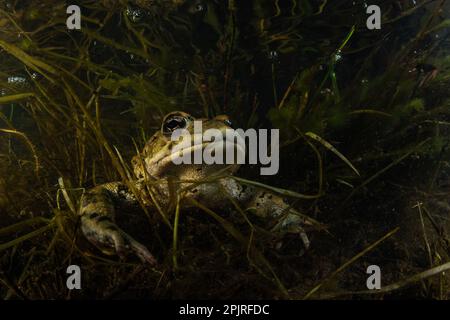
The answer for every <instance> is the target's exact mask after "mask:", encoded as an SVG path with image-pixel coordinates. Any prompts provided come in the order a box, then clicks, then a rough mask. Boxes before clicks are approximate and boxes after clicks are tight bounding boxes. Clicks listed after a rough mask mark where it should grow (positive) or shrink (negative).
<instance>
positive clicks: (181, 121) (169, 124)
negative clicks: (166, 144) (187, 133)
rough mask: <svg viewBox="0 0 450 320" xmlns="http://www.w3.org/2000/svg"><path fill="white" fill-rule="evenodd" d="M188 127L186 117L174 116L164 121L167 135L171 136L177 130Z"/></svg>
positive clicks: (164, 129)
mask: <svg viewBox="0 0 450 320" xmlns="http://www.w3.org/2000/svg"><path fill="white" fill-rule="evenodd" d="M186 127H187V120H186V118H185V117H181V116H173V117H169V118H167V119H166V121H164V124H163V127H162V130H163V133H165V134H171V133H172V132H173V131H175V130H177V129H185V128H186Z"/></svg>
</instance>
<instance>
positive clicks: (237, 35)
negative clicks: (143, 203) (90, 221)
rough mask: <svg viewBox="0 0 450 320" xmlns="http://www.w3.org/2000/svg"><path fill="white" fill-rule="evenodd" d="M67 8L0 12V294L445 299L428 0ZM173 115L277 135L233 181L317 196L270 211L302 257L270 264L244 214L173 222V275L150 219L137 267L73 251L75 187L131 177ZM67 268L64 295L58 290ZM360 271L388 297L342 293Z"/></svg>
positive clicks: (445, 94)
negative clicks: (72, 281)
mask: <svg viewBox="0 0 450 320" xmlns="http://www.w3.org/2000/svg"><path fill="white" fill-rule="evenodd" d="M70 4H73V5H78V6H79V8H80V10H81V16H80V29H79V30H78V29H77V28H75V29H73V30H69V28H68V27H69V26H71V25H72V24H74V26H75V27H76V22H77V20H76V16H73V14H74V13H73V12H71V13H69V14H68V13H67V12H66V9H67V7H68V5H69V4H68V3H66V2H65V1H60V0H45V1H40V2H39V3H37V2H35V1H18V0H17V1H13V0H5V1H2V2H0V62H1V63H0V216H1V217H0V280H2V281H0V296H1V297H2V298H3V299H17V298H24V297H26V298H30V299H49V298H64V297H71V298H88V299H99V298H105V297H116V298H152V299H161V298H223V299H229V298H245V299H250V298H255V299H260V298H268V299H273V298H283V299H286V298H293V299H301V298H304V297H308V298H309V297H314V298H331V297H333V298H334V297H338V298H344V299H351V298H353V299H359V298H366V299H373V298H376V299H379V298H385V299H393V298H435V299H448V297H449V292H450V291H449V278H448V274H447V275H444V274H443V273H441V272H438V271H439V270H438V271H436V270H437V269H433V268H436V267H439V266H441V265H444V264H445V263H448V262H449V254H448V252H449V250H448V249H449V247H448V246H449V242H448V241H449V238H448V234H449V230H450V229H449V225H448V222H449V219H450V216H449V212H450V211H449V210H450V203H449V196H448V195H449V193H448V191H449V188H448V187H449V182H448V177H449V163H448V159H449V155H450V154H449V147H448V146H449V142H450V139H449V137H450V136H449V129H448V128H449V125H450V112H449V110H450V89H449V88H450V40H449V26H450V23H449V21H450V20H449V19H450V14H449V13H450V3H449V2H448V1H445V0H442V1H421V0H417V1H381V0H380V1H375V0H374V1H341V0H334V1H327V0H321V1H319V0H317V1H313V0H279V1H269V0H267V1H265V0H251V1H250V0H248V1H238V0H234V1H233V0H228V1H219V0H209V1H208V0H177V1H175V0H172V1H171V0H167V1H145V0H142V1H113V0H103V1H93V0H92V1H88V0H84V1H74V2H71V3H70ZM371 5H376V6H378V7H373V8H375V9H374V10H375V11H370V13H367V8H368V7H369V6H371ZM377 8H379V9H380V16H379V18H380V19H379V22H380V25H379V27H380V29H378V28H376V27H377V22H378V20H377V19H378V16H377V12H378V11H377V10H376V9H377ZM74 12H75V11H74ZM68 19H69V20H68ZM68 23H69V24H68ZM372 27H375V28H372ZM175 110H181V111H184V112H188V113H190V114H192V115H193V116H195V117H209V118H211V117H214V116H216V115H220V114H226V115H228V116H229V117H230V119H231V120H232V123H233V127H235V128H244V129H249V128H254V129H260V128H268V129H279V130H280V144H281V148H280V171H279V172H278V173H277V174H276V175H273V176H261V175H260V174H259V166H258V165H244V166H243V167H242V168H241V169H240V171H239V173H238V175H239V176H241V177H244V178H246V179H250V180H252V181H257V182H259V183H264V184H267V185H270V186H274V187H278V188H282V189H285V190H290V191H293V192H296V193H300V194H307V195H319V197H317V198H314V199H306V200H305V199H296V198H295V197H294V198H293V197H286V199H287V201H288V202H289V203H290V204H292V206H293V207H295V208H297V209H298V210H299V211H300V212H302V213H303V214H305V215H307V216H309V217H311V218H313V219H315V220H317V221H318V222H320V223H321V224H323V226H324V227H323V228H317V226H309V227H306V231H307V233H308V235H309V237H310V240H311V248H310V249H309V250H307V251H306V252H305V253H304V254H299V250H297V249H298V245H299V243H298V239H297V240H296V239H295V238H294V237H287V239H285V241H284V242H285V244H286V245H285V246H283V248H282V249H280V250H277V249H276V248H274V247H273V246H271V245H270V241H268V239H269V238H270V237H271V236H270V224H269V225H266V224H264V223H263V224H261V221H260V220H259V219H258V218H255V217H251V218H250V223H248V222H246V220H245V219H243V217H242V216H240V215H239V214H234V215H233V214H231V215H226V214H225V215H222V216H223V219H225V222H226V223H220V222H218V221H217V220H215V219H213V218H211V216H209V215H207V214H205V213H202V212H201V210H198V208H193V209H190V210H186V212H185V213H184V214H182V215H181V220H180V229H179V234H178V244H177V252H176V254H177V255H178V263H177V264H178V266H177V268H175V266H174V263H173V261H174V260H173V256H174V242H173V232H172V230H170V228H168V227H167V226H165V225H164V223H162V222H161V219H160V218H158V217H159V216H158V215H157V214H155V213H154V212H147V213H145V212H144V211H143V210H141V209H137V210H135V211H137V212H139V214H140V215H141V218H142V220H143V221H141V222H140V223H139V227H138V228H136V229H135V232H136V233H140V236H141V237H142V238H143V239H142V241H146V243H148V246H149V247H150V248H151V250H152V251H154V253H155V255H156V256H157V258H158V259H159V261H160V262H161V264H160V265H159V266H158V267H156V268H146V267H143V266H141V265H140V263H139V261H135V260H133V259H130V260H125V261H122V260H120V259H118V258H116V257H114V256H106V255H103V254H102V253H101V252H99V251H98V250H96V249H95V248H93V247H92V246H90V244H89V243H87V241H86V240H85V239H84V238H83V236H82V234H81V232H80V230H79V219H78V216H77V208H78V206H79V203H78V202H79V199H80V197H81V194H82V193H83V190H84V189H89V188H92V187H93V186H95V185H99V184H101V183H105V182H111V181H125V180H130V181H131V180H132V179H133V177H131V176H128V175H127V174H126V168H127V165H126V164H128V163H129V160H130V159H131V158H132V156H133V155H135V154H136V149H139V150H140V149H141V148H142V146H143V145H144V144H145V142H146V141H147V139H148V138H149V137H150V136H151V135H152V134H153V133H154V132H155V131H157V130H158V129H159V126H160V123H161V120H162V117H163V116H164V115H165V114H167V113H168V112H170V111H175ZM124 168H125V169H124ZM285 195H286V194H285ZM205 205H208V203H205ZM124 212H125V211H124ZM147 214H148V216H147ZM167 214H168V216H169V218H170V221H171V223H172V222H173V221H174V219H175V214H174V212H173V211H171V212H167ZM218 214H219V215H220V213H219V212H218ZM122 219H123V218H122ZM124 220H127V218H125V219H124ZM253 224H254V225H255V226H256V227H255V226H254V225H253ZM227 226H228V228H227ZM229 226H232V229H230V228H229ZM134 227H136V226H134ZM134 227H133V226H131V229H133V228H134ZM141 229H142V230H141ZM230 230H236V231H238V232H239V234H241V235H242V238H243V239H244V240H243V242H242V241H239V240H237V238H239V237H237V238H236V233H233V232H232V231H230ZM137 236H138V237H139V235H137ZM358 254H360V255H359V256H357V255H358ZM352 258H355V259H353V260H352ZM70 264H78V265H83V266H84V269H83V270H85V271H83V272H85V274H84V275H83V277H84V278H83V279H86V284H85V285H84V286H83V288H84V289H83V290H79V291H78V290H76V291H71V292H69V290H68V289H67V288H66V286H65V281H66V277H67V274H66V272H65V271H66V268H67V266H68V265H70ZM369 265H378V266H379V267H380V268H381V272H382V281H383V283H382V284H383V286H387V285H389V284H392V283H397V282H398V283H399V284H400V286H399V289H395V290H390V289H389V287H388V289H389V290H386V291H381V292H378V293H373V294H363V295H357V294H349V293H348V292H349V291H352V292H355V291H361V290H367V287H366V280H367V277H368V274H367V272H366V270H367V267H368V266H369ZM429 269H431V270H432V271H431V272H430V273H429V274H428V277H427V278H426V279H421V277H419V280H418V279H417V278H411V277H412V276H414V275H416V274H419V273H420V272H423V271H426V270H429ZM444 269H445V267H444ZM336 270H338V272H337V273H334V272H335V271H336ZM440 271H442V270H440ZM410 280H411V281H410ZM408 281H410V282H408ZM124 284H126V285H124ZM319 284H320V288H319V290H317V291H314V292H312V290H313V288H315V287H316V286H317V285H319Z"/></svg>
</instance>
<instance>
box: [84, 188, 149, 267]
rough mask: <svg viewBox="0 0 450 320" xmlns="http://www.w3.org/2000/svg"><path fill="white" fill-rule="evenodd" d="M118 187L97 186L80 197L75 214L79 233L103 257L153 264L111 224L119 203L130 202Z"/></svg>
mask: <svg viewBox="0 0 450 320" xmlns="http://www.w3.org/2000/svg"><path fill="white" fill-rule="evenodd" d="M124 190H127V189H126V187H125V186H124V185H122V184H120V183H110V184H105V185H101V186H97V187H95V188H93V189H91V190H89V191H88V192H86V193H84V194H83V196H82V199H81V207H80V211H79V214H80V215H81V230H82V232H83V234H84V235H85V237H86V238H87V239H88V240H89V241H90V242H91V243H92V244H94V245H95V246H96V247H97V248H99V249H100V250H101V251H102V252H104V253H106V254H118V255H119V256H120V257H124V256H126V255H127V254H128V253H134V254H136V255H137V256H138V257H139V258H140V259H141V260H142V261H144V262H148V263H150V264H151V265H154V264H156V260H155V258H154V257H153V255H152V254H151V253H150V252H149V251H148V250H147V248H146V247H145V246H143V245H142V244H140V243H139V242H137V241H136V240H134V239H133V238H132V237H131V236H130V235H128V234H127V233H126V232H124V231H123V230H122V229H120V228H119V227H118V226H117V224H116V223H115V211H116V210H115V207H116V205H117V203H118V202H119V201H127V202H129V201H132V197H131V196H130V195H129V194H128V193H126V192H125V191H124Z"/></svg>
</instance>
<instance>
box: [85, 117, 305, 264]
mask: <svg viewBox="0 0 450 320" xmlns="http://www.w3.org/2000/svg"><path fill="white" fill-rule="evenodd" d="M194 120H195V119H194V118H193V117H192V116H190V115H188V114H186V113H184V112H172V113H170V114H168V115H167V116H166V117H165V118H164V120H163V124H162V126H161V130H159V131H158V132H156V133H155V134H154V135H153V136H152V137H151V138H150V140H149V141H148V142H147V143H146V145H145V147H144V149H143V151H142V152H141V153H140V154H138V155H136V156H135V157H134V158H133V159H132V166H133V169H134V173H135V175H136V177H137V180H136V183H135V189H136V190H137V191H138V192H143V193H144V194H148V193H145V191H146V186H148V185H150V186H151V189H152V190H153V194H154V196H155V197H156V201H157V202H158V205H159V206H160V207H162V208H167V207H169V206H170V205H173V203H171V202H174V201H175V200H174V197H173V196H172V197H171V194H172V195H173V188H174V187H173V186H174V185H175V186H176V191H177V192H178V193H179V194H180V196H181V197H182V199H195V200H196V201H199V202H201V203H202V204H204V205H206V206H207V207H208V208H211V209H221V210H227V209H228V210H233V208H234V206H233V204H232V203H231V201H230V198H231V199H233V200H234V202H236V203H237V204H238V205H239V206H240V207H241V208H242V209H243V210H244V211H248V212H251V213H253V214H255V215H257V216H260V217H262V218H267V219H269V218H271V219H277V218H282V219H280V220H281V222H280V223H279V224H278V225H277V227H276V230H275V231H280V232H283V233H287V232H289V233H296V234H299V235H300V237H301V239H302V240H303V243H304V245H305V247H306V248H308V246H309V240H308V238H307V236H306V234H305V232H304V231H303V229H302V227H301V225H302V224H303V223H304V222H305V221H304V220H303V219H301V218H300V217H299V216H298V215H296V214H295V211H294V210H292V209H291V208H290V207H289V206H288V205H287V204H286V203H285V202H284V201H283V199H282V198H281V197H279V196H277V195H275V194H272V193H270V192H267V191H265V190H262V189H257V188H254V187H251V186H243V185H240V184H239V183H238V182H236V180H234V179H232V178H229V177H225V178H224V177H222V178H220V179H215V180H214V179H211V176H213V175H214V174H216V176H217V175H218V174H221V176H223V173H227V174H228V175H230V174H233V173H234V172H235V171H236V170H237V169H238V165H232V166H226V165H215V164H214V165H206V164H197V165H195V164H189V165H187V164H181V165H175V164H174V163H173V162H172V159H171V157H170V155H171V150H172V148H173V147H174V146H175V144H176V143H177V142H173V141H171V139H170V137H171V133H172V131H173V130H174V129H178V128H182V129H186V130H187V131H188V132H190V133H192V132H193V121H194ZM196 120H201V121H202V125H203V131H205V130H206V129H209V128H215V129H219V130H221V131H222V132H224V130H225V129H227V128H230V127H229V121H228V119H227V117H226V116H218V117H216V118H214V119H210V120H208V119H196ZM205 147H206V144H203V145H202V148H205ZM183 150H185V152H192V151H191V150H186V149H183ZM208 178H209V181H208V182H204V181H205V180H207V179H208ZM211 180H213V181H211ZM169 181H171V182H170V183H169ZM174 181H175V182H176V183H174ZM169 186H170V187H169ZM136 203H137V199H136V197H135V196H134V194H133V192H131V191H130V190H129V188H128V187H127V186H126V185H125V184H124V183H121V182H113V183H107V184H103V185H99V186H97V187H95V188H93V189H91V190H89V191H88V192H85V193H84V194H83V197H82V199H81V206H80V211H79V214H80V216H81V229H82V231H83V233H84V235H85V236H86V238H87V239H88V240H89V241H90V242H91V243H92V244H94V245H95V246H97V247H98V248H99V249H100V250H102V251H103V252H104V253H106V254H118V255H119V256H120V257H125V256H126V255H128V254H129V253H134V254H135V255H137V256H138V257H139V258H140V259H141V260H142V261H144V262H147V263H149V264H151V265H155V264H156V259H155V258H154V257H153V255H152V254H151V253H150V252H149V251H148V250H147V248H146V247H145V246H144V245H142V244H140V243H139V242H137V241H136V240H134V239H133V238H132V237H131V236H130V235H128V234H127V233H125V232H124V231H123V230H121V229H120V228H119V227H118V226H117V225H116V223H115V215H116V214H117V213H118V212H116V209H117V208H118V207H119V205H121V204H126V205H130V204H136ZM181 204H182V206H183V205H184V204H186V205H188V204H189V201H182V202H181ZM144 205H145V206H148V207H153V209H155V208H154V207H155V205H154V203H153V201H152V200H151V199H150V197H148V199H144ZM186 205H185V206H186Z"/></svg>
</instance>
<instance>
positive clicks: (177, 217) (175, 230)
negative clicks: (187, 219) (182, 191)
mask: <svg viewBox="0 0 450 320" xmlns="http://www.w3.org/2000/svg"><path fill="white" fill-rule="evenodd" d="M179 221H180V195H177V205H176V208H175V219H174V222H173V249H172V262H173V267H174V269H178V261H177V249H178V223H179Z"/></svg>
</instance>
